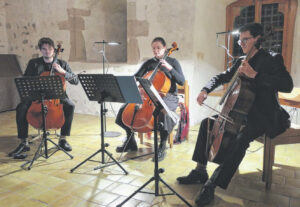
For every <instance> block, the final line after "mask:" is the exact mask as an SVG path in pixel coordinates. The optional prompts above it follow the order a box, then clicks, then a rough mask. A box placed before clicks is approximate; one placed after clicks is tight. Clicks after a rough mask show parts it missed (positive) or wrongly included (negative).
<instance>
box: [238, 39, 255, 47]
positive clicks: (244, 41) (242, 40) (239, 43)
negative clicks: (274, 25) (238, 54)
mask: <svg viewBox="0 0 300 207" xmlns="http://www.w3.org/2000/svg"><path fill="white" fill-rule="evenodd" d="M251 38H253V37H245V38H243V39H241V40H238V42H237V43H238V45H239V46H241V45H242V44H244V45H245V44H247V42H248V40H250V39H251Z"/></svg>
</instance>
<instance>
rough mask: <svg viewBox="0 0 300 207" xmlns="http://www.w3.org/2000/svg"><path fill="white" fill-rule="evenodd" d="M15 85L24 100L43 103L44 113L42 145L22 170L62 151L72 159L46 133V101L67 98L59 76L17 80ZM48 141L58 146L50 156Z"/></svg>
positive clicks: (42, 110) (22, 166)
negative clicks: (43, 149)
mask: <svg viewBox="0 0 300 207" xmlns="http://www.w3.org/2000/svg"><path fill="white" fill-rule="evenodd" d="M15 83H16V86H17V89H18V92H19V95H20V98H21V99H22V100H28V101H40V102H41V112H42V118H43V123H42V128H43V138H42V140H41V143H40V145H39V147H38V149H37V151H36V152H35V154H34V156H33V158H32V160H31V161H27V162H25V163H24V164H23V165H21V168H24V167H25V166H26V165H27V164H29V163H30V165H29V166H28V168H27V169H28V170H30V169H31V166H32V165H33V162H34V161H35V160H37V159H38V158H39V157H44V158H45V159H48V158H49V157H51V156H52V155H53V154H54V153H56V152H57V151H58V150H62V151H63V152H64V153H66V154H67V155H68V156H69V157H70V158H71V159H73V156H72V155H70V154H69V153H68V152H66V151H65V150H64V149H63V148H61V147H60V146H58V145H57V144H56V143H54V142H53V141H52V140H51V139H49V138H48V137H47V132H46V113H47V112H46V110H47V109H46V108H47V106H45V105H44V101H45V100H49V99H62V98H64V97H65V93H64V90H63V86H62V81H61V78H60V77H59V76H34V77H31V76H28V77H22V78H15ZM47 141H49V142H51V143H52V144H53V145H54V146H56V150H55V151H54V152H52V153H51V154H50V155H49V154H48V146H47V144H48V143H47ZM43 146H44V147H45V151H44V153H41V151H42V148H43Z"/></svg>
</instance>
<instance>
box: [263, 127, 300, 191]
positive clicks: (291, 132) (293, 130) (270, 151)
mask: <svg viewBox="0 0 300 207" xmlns="http://www.w3.org/2000/svg"><path fill="white" fill-rule="evenodd" d="M258 141H260V142H263V143H264V158H263V176H262V180H263V181H264V182H265V183H266V190H270V188H271V184H272V167H273V165H274V158H275V147H276V145H282V144H296V143H300V125H296V124H291V127H290V128H289V129H287V130H286V131H285V132H284V133H282V134H280V135H278V136H277V137H275V138H274V139H270V138H268V137H266V136H264V137H263V139H258Z"/></svg>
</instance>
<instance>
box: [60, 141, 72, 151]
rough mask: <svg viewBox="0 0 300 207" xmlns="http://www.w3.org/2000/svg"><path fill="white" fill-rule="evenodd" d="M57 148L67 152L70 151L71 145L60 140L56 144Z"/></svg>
mask: <svg viewBox="0 0 300 207" xmlns="http://www.w3.org/2000/svg"><path fill="white" fill-rule="evenodd" d="M58 146H60V147H61V148H63V149H64V150H65V151H67V152H70V151H72V147H71V145H70V144H69V143H68V142H67V140H65V139H60V140H59V142H58Z"/></svg>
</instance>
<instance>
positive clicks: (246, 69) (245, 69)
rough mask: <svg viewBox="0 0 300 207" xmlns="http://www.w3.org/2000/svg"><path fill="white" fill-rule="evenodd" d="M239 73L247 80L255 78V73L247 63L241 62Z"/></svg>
mask: <svg viewBox="0 0 300 207" xmlns="http://www.w3.org/2000/svg"><path fill="white" fill-rule="evenodd" d="M238 70H239V73H240V74H242V75H245V76H247V77H249V78H255V76H256V74H257V72H256V71H255V70H254V69H253V68H252V67H251V66H250V65H249V63H248V61H246V60H243V61H242V64H241V65H240V67H239V69H238Z"/></svg>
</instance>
